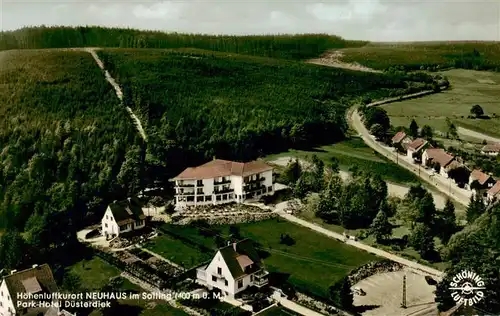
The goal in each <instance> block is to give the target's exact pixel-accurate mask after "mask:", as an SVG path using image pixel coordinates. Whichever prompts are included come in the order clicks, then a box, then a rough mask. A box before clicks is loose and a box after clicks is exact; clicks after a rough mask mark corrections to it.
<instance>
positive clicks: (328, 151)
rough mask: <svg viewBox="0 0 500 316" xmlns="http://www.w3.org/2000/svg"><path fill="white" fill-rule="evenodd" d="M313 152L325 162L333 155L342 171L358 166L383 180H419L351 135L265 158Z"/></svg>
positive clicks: (408, 182)
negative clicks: (314, 146) (347, 137)
mask: <svg viewBox="0 0 500 316" xmlns="http://www.w3.org/2000/svg"><path fill="white" fill-rule="evenodd" d="M314 154H315V155H317V156H318V158H320V159H322V160H323V161H324V162H325V163H328V162H330V161H331V159H332V158H333V157H335V158H336V159H337V160H338V162H339V167H340V169H341V170H343V171H349V169H350V168H352V167H358V168H359V169H360V170H363V171H370V172H373V173H376V174H379V175H380V176H382V178H383V179H384V180H387V181H391V182H395V183H401V184H410V183H417V182H419V180H418V177H417V176H415V175H414V174H413V173H412V172H410V171H408V170H406V169H404V168H401V167H399V166H398V165H396V164H394V163H392V162H391V161H389V160H387V159H386V158H385V157H383V156H380V155H379V154H378V153H376V152H374V151H373V149H371V148H370V147H368V146H367V145H366V144H365V143H364V142H363V140H362V139H360V138H358V137H353V138H351V139H349V140H346V141H343V142H339V143H336V144H333V145H327V146H321V147H318V148H316V149H315V150H314V151H303V150H289V151H286V152H283V153H279V154H275V155H269V156H267V157H266V158H265V159H266V160H267V161H272V160H275V159H277V158H279V157H289V156H290V157H298V158H305V157H308V156H311V155H314Z"/></svg>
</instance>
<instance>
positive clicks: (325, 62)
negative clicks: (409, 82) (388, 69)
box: [306, 50, 382, 73]
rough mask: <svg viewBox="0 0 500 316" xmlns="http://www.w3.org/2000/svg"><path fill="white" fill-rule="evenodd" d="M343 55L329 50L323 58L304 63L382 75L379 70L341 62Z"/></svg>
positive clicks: (338, 51) (340, 52)
mask: <svg viewBox="0 0 500 316" xmlns="http://www.w3.org/2000/svg"><path fill="white" fill-rule="evenodd" d="M343 55H344V53H343V52H342V51H340V50H331V51H328V52H326V53H325V54H323V56H321V57H319V58H314V59H310V60H308V61H306V62H307V63H309V64H316V65H322V66H328V67H335V68H342V69H348V70H355V71H364V72H375V73H382V71H380V70H375V69H372V68H368V67H365V66H363V65H361V64H358V63H346V62H344V61H342V56H343Z"/></svg>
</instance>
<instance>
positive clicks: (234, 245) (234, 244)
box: [233, 242, 236, 251]
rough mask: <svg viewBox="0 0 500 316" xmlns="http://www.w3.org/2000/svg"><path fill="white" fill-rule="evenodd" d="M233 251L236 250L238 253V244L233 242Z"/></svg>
mask: <svg viewBox="0 0 500 316" xmlns="http://www.w3.org/2000/svg"><path fill="white" fill-rule="evenodd" d="M233 249H234V251H236V243H235V242H233Z"/></svg>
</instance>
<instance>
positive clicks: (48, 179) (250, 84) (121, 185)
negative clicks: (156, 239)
mask: <svg viewBox="0 0 500 316" xmlns="http://www.w3.org/2000/svg"><path fill="white" fill-rule="evenodd" d="M0 54H2V55H1V56H2V65H3V67H2V69H1V70H0V82H1V84H2V87H3V89H2V90H1V91H0V104H2V107H1V108H0V111H1V116H2V117H5V118H7V119H5V120H2V122H1V123H0V124H2V125H1V128H0V147H1V148H2V151H1V154H0V186H1V187H0V192H1V193H0V194H1V196H0V200H1V201H2V202H1V204H0V219H1V220H0V235H2V236H1V239H0V265H1V267H0V268H2V267H10V268H12V267H20V266H23V265H29V264H32V263H33V260H36V261H37V262H41V261H46V260H45V259H47V260H48V259H50V258H52V257H53V256H52V255H53V254H54V252H57V251H59V250H62V253H64V251H65V250H64V249H66V248H65V246H67V247H70V248H71V245H72V244H73V243H74V242H75V241H76V240H75V239H76V238H75V237H76V236H75V233H76V231H77V230H79V229H80V228H82V227H85V226H87V225H89V224H94V223H96V222H98V221H99V220H100V217H101V216H102V214H103V210H104V209H105V207H106V206H107V205H108V204H109V203H110V202H112V201H113V200H119V199H123V198H126V197H127V196H131V195H135V194H137V193H138V192H139V191H140V190H141V189H142V188H144V187H146V186H149V185H155V186H156V185H158V184H159V185H160V186H167V187H168V178H169V177H170V176H172V175H174V174H175V173H177V172H179V171H180V170H182V169H183V168H185V167H187V166H191V165H195V164H197V163H200V162H203V161H205V160H206V159H211V158H212V156H218V157H220V158H224V159H234V160H247V159H253V158H256V157H257V156H260V155H263V154H266V153H269V152H273V151H278V150H282V149H287V148H289V147H307V146H312V145H314V144H318V143H327V142H334V141H336V140H339V139H342V138H343V136H344V132H345V130H346V122H345V117H344V115H345V110H346V108H347V107H348V106H350V105H351V104H352V103H353V102H358V101H360V99H366V98H379V97H384V96H387V95H393V94H401V93H405V91H406V90H407V89H408V86H410V85H409V84H408V83H407V82H406V80H407V79H411V80H416V79H415V78H414V76H412V77H408V78H407V77H405V76H403V75H382V74H381V75H378V74H364V73H357V72H352V71H344V70H332V69H330V68H327V67H320V66H315V65H308V64H300V63H296V62H294V61H285V60H281V61H280V60H273V59H269V58H265V57H251V56H250V57H249V56H239V55H233V56H231V57H230V58H229V56H228V54H227V53H206V52H204V53H202V52H200V51H199V50H196V51H192V50H186V49H182V50H180V51H177V52H167V51H156V52H155V51H152V50H151V51H148V50H141V51H134V50H130V51H118V50H109V51H102V52H100V54H101V56H102V58H103V59H104V62H105V63H106V66H107V67H109V70H110V72H111V73H112V74H113V75H114V76H116V78H117V80H118V82H119V83H120V85H122V87H123V90H124V103H125V105H128V106H130V107H132V109H134V112H136V113H137V115H138V116H139V118H140V120H141V121H142V123H143V125H144V127H145V129H146V131H147V133H148V136H149V137H148V143H147V144H145V143H143V142H142V139H140V137H139V134H138V133H137V131H136V130H135V129H134V126H133V125H132V122H131V120H130V117H129V116H128V114H127V112H126V111H125V110H124V108H123V105H121V104H120V103H119V101H118V98H117V97H116V95H115V94H114V91H113V90H112V87H111V86H110V85H109V84H108V83H107V82H106V81H105V79H104V76H103V74H102V72H101V70H100V69H99V68H98V67H97V65H96V64H95V62H94V60H93V59H92V57H91V55H90V54H88V53H86V52H78V51H71V52H70V51H48V50H43V51H37V50H17V51H7V52H2V53H0ZM424 79H425V80H427V79H428V78H423V79H422V78H420V79H418V80H424ZM425 80H424V81H425ZM55 228H57V229H55ZM59 253H61V252H59ZM28 256H29V257H28ZM35 258H36V259H35Z"/></svg>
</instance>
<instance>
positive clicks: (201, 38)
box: [0, 26, 367, 60]
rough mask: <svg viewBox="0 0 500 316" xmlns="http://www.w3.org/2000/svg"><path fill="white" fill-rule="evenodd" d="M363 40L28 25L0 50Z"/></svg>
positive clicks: (290, 48) (307, 46) (286, 45)
mask: <svg viewBox="0 0 500 316" xmlns="http://www.w3.org/2000/svg"><path fill="white" fill-rule="evenodd" d="M366 43H367V42H364V41H349V40H344V39H342V38H341V37H339V36H334V35H327V34H298V35H248V36H232V35H203V34H180V33H166V32H159V31H141V30H134V29H120V28H106V27H98V26H91V27H83V26H82V27H63V26H61V27H44V26H42V27H26V28H22V29H19V30H15V31H10V32H1V33H0V50H7V49H37V48H67V47H119V48H182V47H190V48H199V49H206V50H211V51H221V52H230V53H238V54H245V55H255V56H265V57H273V58H283V59H294V60H303V59H308V58H313V57H318V56H320V55H321V54H322V53H323V52H325V51H326V50H328V49H335V48H345V47H359V46H363V45H365V44H366Z"/></svg>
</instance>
